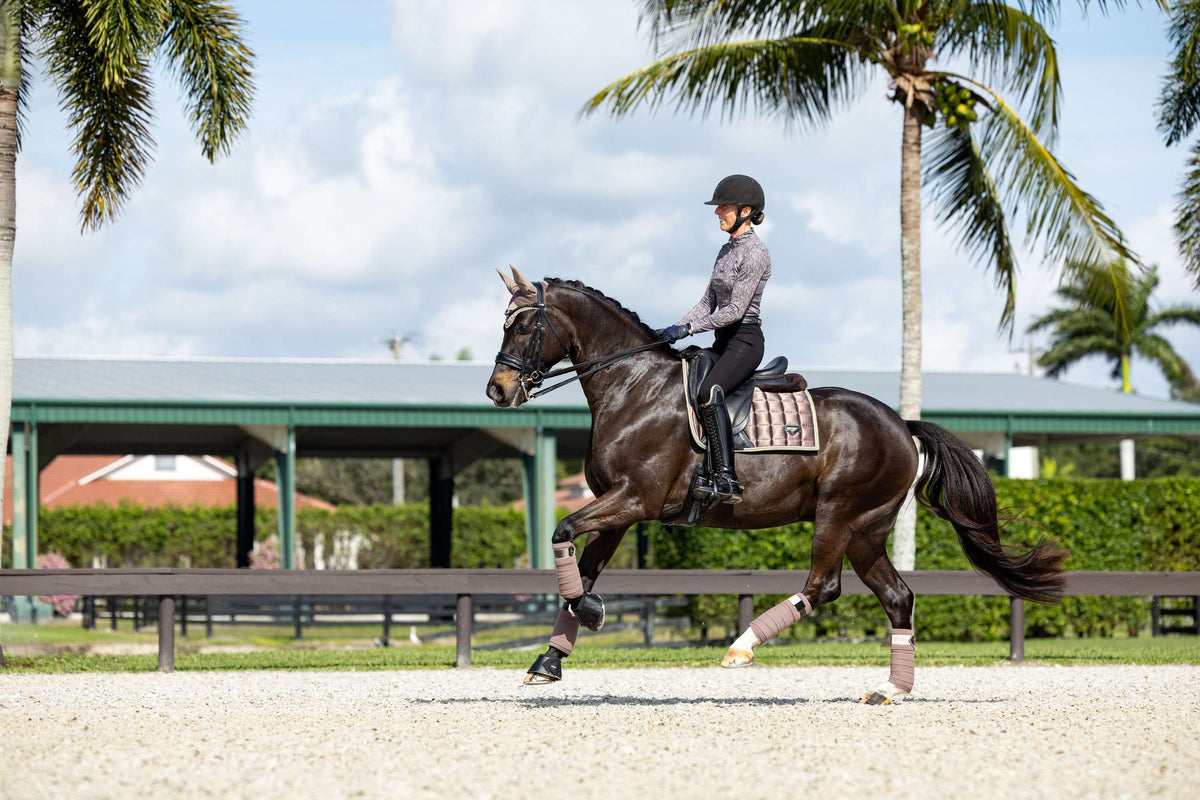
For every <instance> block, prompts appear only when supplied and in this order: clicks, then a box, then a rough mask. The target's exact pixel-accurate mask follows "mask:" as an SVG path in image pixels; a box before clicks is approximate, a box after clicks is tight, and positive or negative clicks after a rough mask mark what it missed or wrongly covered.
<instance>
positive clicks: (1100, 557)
mask: <svg viewBox="0 0 1200 800" xmlns="http://www.w3.org/2000/svg"><path fill="white" fill-rule="evenodd" d="M995 483H996V494H997V498H998V502H999V505H1000V507H1001V510H1002V514H1003V515H1006V516H1009V517H1018V518H1019V519H1018V520H1017V521H1013V522H1010V523H1008V524H1007V525H1006V526H1005V528H1004V532H1003V536H1004V539H1005V541H1008V542H1013V543H1024V544H1029V543H1031V542H1033V541H1035V540H1037V539H1038V538H1040V537H1043V536H1050V537H1052V538H1054V539H1055V540H1057V541H1058V542H1059V543H1060V544H1061V545H1063V546H1064V547H1065V548H1066V549H1067V550H1068V552H1069V553H1070V554H1071V557H1070V559H1069V560H1068V561H1067V568H1068V569H1072V570H1110V571H1120V570H1198V569H1200V481H1197V480H1195V479H1187V478H1168V479H1161V480H1149V481H1132V482H1122V481H1117V480H1064V481H1027V480H1011V479H997V480H996V482H995ZM650 535H651V543H652V548H651V549H652V553H653V557H654V566H657V567H661V568H665V569H717V568H728V569H798V570H804V569H807V568H808V567H809V565H810V549H811V545H812V525H811V524H810V523H798V524H794V525H787V526H784V527H781V528H773V529H769V530H762V531H723V530H716V529H708V528H675V529H673V530H667V529H666V528H664V527H663V526H662V525H657V524H655V525H654V526H652V528H651V531H650ZM916 543H917V561H916V568H917V569H969V568H970V565H969V564H968V563H967V560H966V558H965V557H964V556H963V553H962V548H961V547H960V546H959V544H958V537H957V535H956V534H955V533H954V530H953V528H952V527H951V526H950V525H949V523H946V522H944V521H942V520H940V519H937V518H936V517H935V516H933V515H932V514H931V513H929V512H927V511H926V510H925V509H923V508H922V509H921V510H920V512H919V513H918V515H917V531H916ZM844 568H845V569H849V568H850V567H849V564H848V563H847V564H845V565H844ZM802 588H803V587H802V586H797V587H796V590H797V591H800V590H801V589H802ZM780 599H782V598H781V597H765V596H764V597H756V598H755V612H756V613H760V612H761V611H763V610H765V609H766V608H768V607H770V606H771V605H773V604H774V603H777V602H779V600H780ZM1149 607H1150V605H1149V601H1148V600H1146V599H1145V598H1136V597H1069V598H1066V599H1065V600H1064V601H1063V603H1062V605H1061V606H1040V605H1036V604H1032V603H1031V604H1027V606H1026V621H1027V625H1028V631H1029V634H1030V635H1033V636H1060V635H1063V634H1064V633H1067V632H1072V633H1075V634H1078V635H1089V636H1090V635H1112V634H1113V633H1115V632H1117V631H1122V632H1128V633H1131V634H1132V633H1136V632H1137V631H1138V630H1139V629H1140V628H1142V627H1144V626H1145V624H1146V623H1147V621H1148V620H1149V613H1150V612H1149ZM689 613H690V614H691V616H692V619H693V620H694V621H696V622H697V623H699V624H701V625H720V626H724V627H726V628H728V629H732V628H733V626H734V623H735V621H736V618H737V600H736V598H733V597H727V596H725V597H721V596H706V597H697V598H694V599H693V600H692V601H691V602H690V606H689ZM915 619H916V624H917V630H918V632H919V634H920V635H921V636H922V637H924V638H927V639H941V640H955V641H986V640H994V639H1001V638H1004V637H1006V636H1007V635H1008V600H1007V598H1004V597H918V598H917V603H916V613H915ZM886 625H887V619H886V615H885V614H884V613H883V610H882V609H881V608H880V606H879V603H878V602H877V601H876V600H875V598H873V597H843V598H841V599H839V600H838V601H837V602H836V603H832V604H830V605H828V606H825V607H822V608H820V609H817V610H816V611H815V612H814V613H813V614H812V615H811V616H810V617H808V618H806V619H805V620H804V622H802V623H800V626H801V628H800V633H801V635H808V636H811V635H813V634H815V635H817V636H828V635H841V636H845V635H848V634H863V635H871V634H872V633H875V632H878V631H880V630H882V629H884V628H885V627H886ZM796 633H797V631H793V634H796Z"/></svg>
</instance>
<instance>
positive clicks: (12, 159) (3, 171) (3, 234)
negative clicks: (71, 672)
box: [0, 3, 21, 667]
mask: <svg viewBox="0 0 1200 800" xmlns="http://www.w3.org/2000/svg"><path fill="white" fill-rule="evenodd" d="M19 7H20V4H19V3H4V4H3V12H0V13H3V14H4V15H5V19H3V20H2V21H0V22H2V23H3V27H4V34H5V35H4V41H3V45H4V47H3V49H4V53H3V55H2V56H0V58H2V59H3V63H0V431H2V433H0V436H2V437H4V443H5V447H4V450H7V449H8V424H9V418H10V416H11V414H12V257H13V244H14V243H15V242H16V238H17V91H19V89H20V85H21V54H20V47H19V45H20V40H19V38H18V37H19V35H20V33H19V32H20V30H21V27H20V14H19V11H18V9H19ZM14 42H15V43H17V45H18V46H17V47H12V46H11V45H12V43H14ZM4 450H0V456H2V455H3V453H4ZM3 486H4V459H3V457H0V487H3ZM3 512H4V495H3V492H0V518H2V517H3ZM7 666H8V664H7V663H6V662H5V660H4V649H3V647H0V667H7Z"/></svg>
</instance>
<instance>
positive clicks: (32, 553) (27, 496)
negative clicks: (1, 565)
mask: <svg viewBox="0 0 1200 800" xmlns="http://www.w3.org/2000/svg"><path fill="white" fill-rule="evenodd" d="M12 453H13V509H12V511H13V526H12V532H13V546H12V556H13V569H33V568H35V567H36V566H37V550H38V544H37V530H38V505H39V503H38V453H37V424H36V423H33V422H19V423H17V424H15V425H13V429H12Z"/></svg>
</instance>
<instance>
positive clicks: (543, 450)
mask: <svg viewBox="0 0 1200 800" xmlns="http://www.w3.org/2000/svg"><path fill="white" fill-rule="evenodd" d="M533 458H534V473H535V480H534V483H535V484H536V486H537V492H536V493H535V499H536V500H537V506H535V507H533V508H532V509H530V510H531V511H532V512H533V517H534V519H535V521H536V525H537V527H536V529H535V531H534V541H533V545H534V546H533V548H532V549H531V550H530V551H529V563H530V566H532V567H533V568H534V569H550V568H552V567H553V566H554V551H553V549H552V548H551V546H550V537H551V535H552V534H553V533H554V528H555V526H556V525H557V524H558V514H557V509H556V508H555V506H554V491H555V489H556V488H557V487H558V469H557V468H558V439H557V437H556V436H555V433H554V431H553V430H551V429H549V428H542V427H539V428H538V429H537V434H536V446H535V448H534V454H533Z"/></svg>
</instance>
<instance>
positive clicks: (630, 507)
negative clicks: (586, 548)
mask: <svg viewBox="0 0 1200 800" xmlns="http://www.w3.org/2000/svg"><path fill="white" fill-rule="evenodd" d="M627 486H628V485H626V486H625V487H614V488H613V489H611V490H609V491H607V492H605V493H604V494H603V495H602V496H600V497H598V498H596V499H595V500H594V501H592V502H591V503H588V504H587V505H586V506H584V507H583V508H581V509H579V510H578V511H576V512H575V513H574V514H570V515H568V516H566V517H564V518H563V519H562V521H561V522H559V523H558V526H557V527H556V528H555V529H554V535H553V536H552V537H551V538H550V543H551V545H552V546H553V548H554V571H555V573H556V574H557V575H558V593H559V594H560V595H561V596H562V599H563V600H565V601H566V603H567V607H568V608H569V609H570V610H571V611H572V612H573V613H574V614H575V616H576V617H577V618H578V619H579V621H580V622H581V623H582V624H583V625H584V626H586V627H587V628H588V629H589V630H593V631H598V630H600V626H601V625H603V624H604V601H603V600H601V599H600V596H599V595H596V594H592V593H591V592H590V591H588V590H587V589H585V588H584V585H583V577H582V575H581V574H580V571H579V565H578V564H577V563H576V562H575V544H574V543H575V538H576V537H577V536H579V535H580V534H581V533H589V532H593V531H610V530H615V529H620V530H621V531H622V532H623V531H625V530H626V529H628V528H629V526H630V525H632V524H633V523H635V522H638V521H640V520H644V519H647V518H648V516H649V515H648V514H647V513H646V499H645V498H644V497H643V496H640V495H638V494H637V493H636V492H631V491H627V490H626V489H627ZM610 555H611V554H610ZM605 561H607V559H605ZM601 568H603V565H601ZM597 574H599V572H597ZM593 580H595V578H594V577H593ZM588 588H589V589H590V588H591V587H588Z"/></svg>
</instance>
